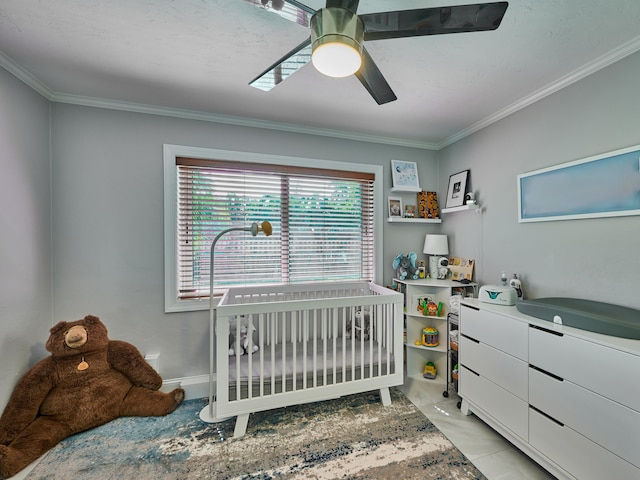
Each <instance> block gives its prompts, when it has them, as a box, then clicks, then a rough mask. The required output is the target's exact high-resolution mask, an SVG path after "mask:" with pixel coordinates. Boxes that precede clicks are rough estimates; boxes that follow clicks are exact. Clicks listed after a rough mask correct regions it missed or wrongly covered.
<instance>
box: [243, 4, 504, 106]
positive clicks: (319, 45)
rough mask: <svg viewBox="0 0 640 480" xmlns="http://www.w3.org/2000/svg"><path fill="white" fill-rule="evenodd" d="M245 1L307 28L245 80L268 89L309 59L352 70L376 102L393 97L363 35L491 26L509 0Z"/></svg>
mask: <svg viewBox="0 0 640 480" xmlns="http://www.w3.org/2000/svg"><path fill="white" fill-rule="evenodd" d="M246 1H248V2H250V3H252V4H253V5H255V6H257V7H260V8H264V9H266V10H269V11H271V12H273V13H276V14H278V15H280V16H282V17H284V18H286V19H288V20H291V21H293V22H295V23H298V24H300V25H303V26H305V27H309V28H310V29H311V35H310V37H309V38H308V39H306V40H305V41H304V42H302V43H301V44H300V45H298V46H297V47H295V48H294V49H293V50H291V51H290V52H289V53H287V54H286V55H284V56H283V57H282V58H280V59H279V60H278V61H277V62H275V63H274V64H273V65H271V66H270V67H269V68H267V69H266V70H265V71H264V72H262V73H261V74H260V75H258V76H257V77H256V78H255V79H253V80H252V81H251V82H249V85H251V86H253V87H256V88H259V89H261V90H271V89H272V88H273V87H275V86H276V85H278V84H279V83H282V82H283V81H284V80H286V79H287V78H288V77H289V76H291V75H292V74H294V73H295V72H296V71H298V70H299V69H300V68H302V67H303V66H305V65H306V64H307V63H309V61H311V62H312V63H313V65H314V67H315V68H316V69H317V70H319V71H320V72H321V73H324V74H325V75H329V76H332V77H344V76H348V75H351V74H355V76H356V77H357V78H358V80H360V83H362V85H363V86H364V88H366V89H367V91H368V92H369V93H370V94H371V96H372V97H373V98H374V100H375V101H376V102H378V105H382V104H384V103H388V102H392V101H394V100H396V99H397V97H396V95H395V93H393V90H391V87H390V86H389V84H388V83H387V81H386V80H385V78H384V76H383V75H382V72H380V70H379V69H378V67H377V65H376V64H375V62H374V61H373V58H371V56H370V55H369V52H367V49H366V48H365V47H364V46H363V43H364V41H369V40H386V39H389V38H402V37H417V36H423V35H441V34H445V33H463V32H480V31H486V30H495V29H496V28H498V27H499V26H500V22H502V18H503V17H504V14H505V12H506V10H507V7H508V5H509V4H508V2H493V3H478V4H474V5H454V6H448V7H433V8H419V9H415V10H398V11H392V12H380V13H367V14H363V15H357V14H356V11H357V9H358V3H359V0H327V4H326V6H325V8H321V9H319V10H314V9H313V8H311V7H309V6H307V5H305V4H304V3H301V2H299V1H297V0H246Z"/></svg>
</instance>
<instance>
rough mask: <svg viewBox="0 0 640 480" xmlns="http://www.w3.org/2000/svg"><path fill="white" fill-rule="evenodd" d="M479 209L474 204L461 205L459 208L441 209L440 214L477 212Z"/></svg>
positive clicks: (478, 206)
mask: <svg viewBox="0 0 640 480" xmlns="http://www.w3.org/2000/svg"><path fill="white" fill-rule="evenodd" d="M479 208H480V205H478V204H477V203H474V204H472V205H461V206H459V207H452V208H443V209H442V210H441V212H442V213H454V212H466V211H468V210H478V209H479Z"/></svg>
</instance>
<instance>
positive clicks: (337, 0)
mask: <svg viewBox="0 0 640 480" xmlns="http://www.w3.org/2000/svg"><path fill="white" fill-rule="evenodd" d="M358 3H360V0H327V7H326V8H334V7H335V8H345V9H347V10H349V11H350V12H353V13H356V11H357V10H358Z"/></svg>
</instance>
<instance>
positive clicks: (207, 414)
mask: <svg viewBox="0 0 640 480" xmlns="http://www.w3.org/2000/svg"><path fill="white" fill-rule="evenodd" d="M230 418H233V417H219V416H218V414H217V412H216V402H213V403H209V404H208V405H206V406H205V407H204V408H203V409H202V410H200V420H202V421H203V422H207V423H220V422H224V421H225V420H229V419H230Z"/></svg>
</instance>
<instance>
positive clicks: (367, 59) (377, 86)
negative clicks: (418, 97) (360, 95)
mask: <svg viewBox="0 0 640 480" xmlns="http://www.w3.org/2000/svg"><path fill="white" fill-rule="evenodd" d="M355 75H356V77H358V80H360V83H362V85H364V88H366V89H367V91H368V92H369V93H370V94H371V96H372V97H373V99H374V100H375V101H376V102H377V103H378V105H383V104H385V103H389V102H393V101H394V100H397V99H398V97H396V94H395V93H393V90H391V87H390V86H389V84H388V83H387V81H386V80H385V78H384V77H383V76H382V72H381V71H380V70H379V69H378V66H377V65H376V63H375V62H374V61H373V58H371V55H369V52H367V49H366V48H363V49H362V66H361V67H360V70H358V71H357V72H356V73H355Z"/></svg>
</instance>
